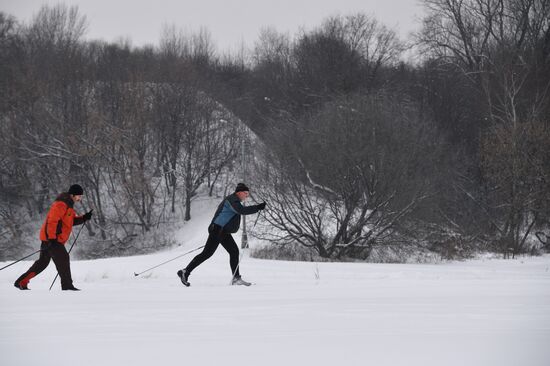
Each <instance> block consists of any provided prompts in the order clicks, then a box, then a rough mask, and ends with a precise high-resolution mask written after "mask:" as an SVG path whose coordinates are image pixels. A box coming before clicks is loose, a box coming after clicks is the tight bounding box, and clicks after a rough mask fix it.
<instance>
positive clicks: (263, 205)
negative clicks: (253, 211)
mask: <svg viewBox="0 0 550 366" xmlns="http://www.w3.org/2000/svg"><path fill="white" fill-rule="evenodd" d="M256 208H257V209H258V210H260V211H261V210H263V209H264V208H265V202H262V203H259V204H257V205H256Z"/></svg>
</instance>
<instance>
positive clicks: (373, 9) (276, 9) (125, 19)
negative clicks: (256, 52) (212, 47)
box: [0, 0, 423, 50]
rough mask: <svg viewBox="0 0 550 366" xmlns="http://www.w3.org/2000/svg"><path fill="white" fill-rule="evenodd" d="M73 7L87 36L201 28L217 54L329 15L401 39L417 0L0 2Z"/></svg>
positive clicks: (154, 36) (0, 5)
mask: <svg viewBox="0 0 550 366" xmlns="http://www.w3.org/2000/svg"><path fill="white" fill-rule="evenodd" d="M59 2H62V3H65V4H67V5H78V7H79V10H80V12H81V14H83V15H85V16H86V18H87V19H88V23H89V26H88V31H87V34H86V38H88V39H103V40H106V41H115V40H117V39H120V38H128V39H130V40H131V41H132V44H133V45H134V46H141V45H144V44H155V45H156V44H158V40H159V38H160V34H161V30H162V27H163V25H165V24H174V25H176V26H177V27H178V28H181V29H183V30H186V31H197V30H198V29H199V28H200V27H201V26H204V27H206V28H207V29H208V30H209V31H210V33H211V35H212V39H213V41H214V42H215V44H216V45H217V48H218V49H219V50H228V49H231V50H234V49H238V48H239V45H240V44H241V43H242V42H243V41H244V43H245V44H246V45H248V46H251V45H253V43H254V41H255V40H256V38H257V36H258V34H259V31H260V29H261V28H263V27H266V26H273V27H275V28H276V29H277V30H278V31H280V32H289V33H290V34H291V35H292V34H295V33H296V32H297V31H298V30H299V29H300V28H305V29H311V28H313V27H315V26H317V25H319V24H321V22H322V20H323V19H325V18H326V17H328V16H330V15H335V14H341V15H347V14H351V13H356V12H359V11H361V12H365V13H367V14H373V15H374V16H375V17H376V18H377V19H378V20H380V21H381V22H383V23H384V24H386V25H387V26H389V27H391V28H393V29H395V30H396V31H397V32H398V34H399V35H400V36H401V37H402V38H405V37H406V36H407V34H408V33H409V32H411V31H413V30H416V29H417V28H418V27H419V22H418V20H417V19H418V18H419V17H420V16H421V14H422V12H423V10H422V7H421V5H420V1H419V0H382V1H381V0H271V1H267V0H192V1H191V0H149V1H147V0H64V1H60V0H51V1H50V0H0V10H1V11H4V12H6V13H8V14H11V15H14V16H15V17H16V18H17V19H18V20H20V21H21V20H22V21H25V22H28V21H30V20H31V19H32V16H33V15H34V14H36V12H37V11H38V9H40V6H41V5H43V4H51V5H55V4H57V3H59Z"/></svg>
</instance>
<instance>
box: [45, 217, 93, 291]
mask: <svg viewBox="0 0 550 366" xmlns="http://www.w3.org/2000/svg"><path fill="white" fill-rule="evenodd" d="M84 226H85V225H84V223H82V227H81V228H80V230H78V233H77V234H76V238H74V241H73V243H72V244H71V247H70V248H69V254H71V250H73V247H74V245H75V244H76V241H77V240H78V237H79V236H80V232H81V231H82V229H84ZM58 276H59V272H57V273H56V274H55V278H54V279H53V281H52V284H51V286H50V291H51V290H52V287H53V284H54V283H55V281H56V280H57V277H58Z"/></svg>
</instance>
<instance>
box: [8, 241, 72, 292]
mask: <svg viewBox="0 0 550 366" xmlns="http://www.w3.org/2000/svg"><path fill="white" fill-rule="evenodd" d="M50 259H53V263H54V264H55V267H56V268H57V273H59V277H60V278H61V288H62V289H65V288H70V287H72V286H73V279H72V277H71V262H70V259H69V253H67V249H66V248H65V245H63V244H59V243H48V242H42V245H41V246H40V257H39V258H38V260H37V261H36V262H34V263H33V265H32V266H31V268H29V269H28V271H27V272H25V273H23V274H22V275H21V276H19V278H18V279H17V281H15V282H16V283H19V282H20V281H23V283H24V284H27V283H28V282H29V281H30V280H31V278H33V277H34V276H36V275H38V274H39V273H40V272H42V271H43V270H45V269H46V267H48V264H50Z"/></svg>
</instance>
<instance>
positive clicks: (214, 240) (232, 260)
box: [186, 224, 240, 277]
mask: <svg viewBox="0 0 550 366" xmlns="http://www.w3.org/2000/svg"><path fill="white" fill-rule="evenodd" d="M208 232H209V235H208V240H207V241H206V245H205V246H204V249H203V250H202V252H200V253H199V254H198V255H197V256H196V257H195V258H193V260H192V261H191V262H190V263H189V264H188V265H187V269H186V270H187V272H188V273H191V271H193V270H194V269H195V268H197V267H198V266H199V265H200V264H201V263H202V262H204V261H205V260H207V259H208V258H210V257H211V256H212V255H213V254H214V252H215V251H216V249H217V248H218V244H221V245H222V246H223V247H224V248H225V250H227V253H229V265H230V266H231V273H232V274H233V273H235V277H240V274H239V268H238V265H239V247H238V246H237V243H235V240H234V239H233V237H232V236H231V234H229V233H226V232H224V231H222V230H221V227H219V226H218V225H215V224H212V225H210V226H209V227H208Z"/></svg>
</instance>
